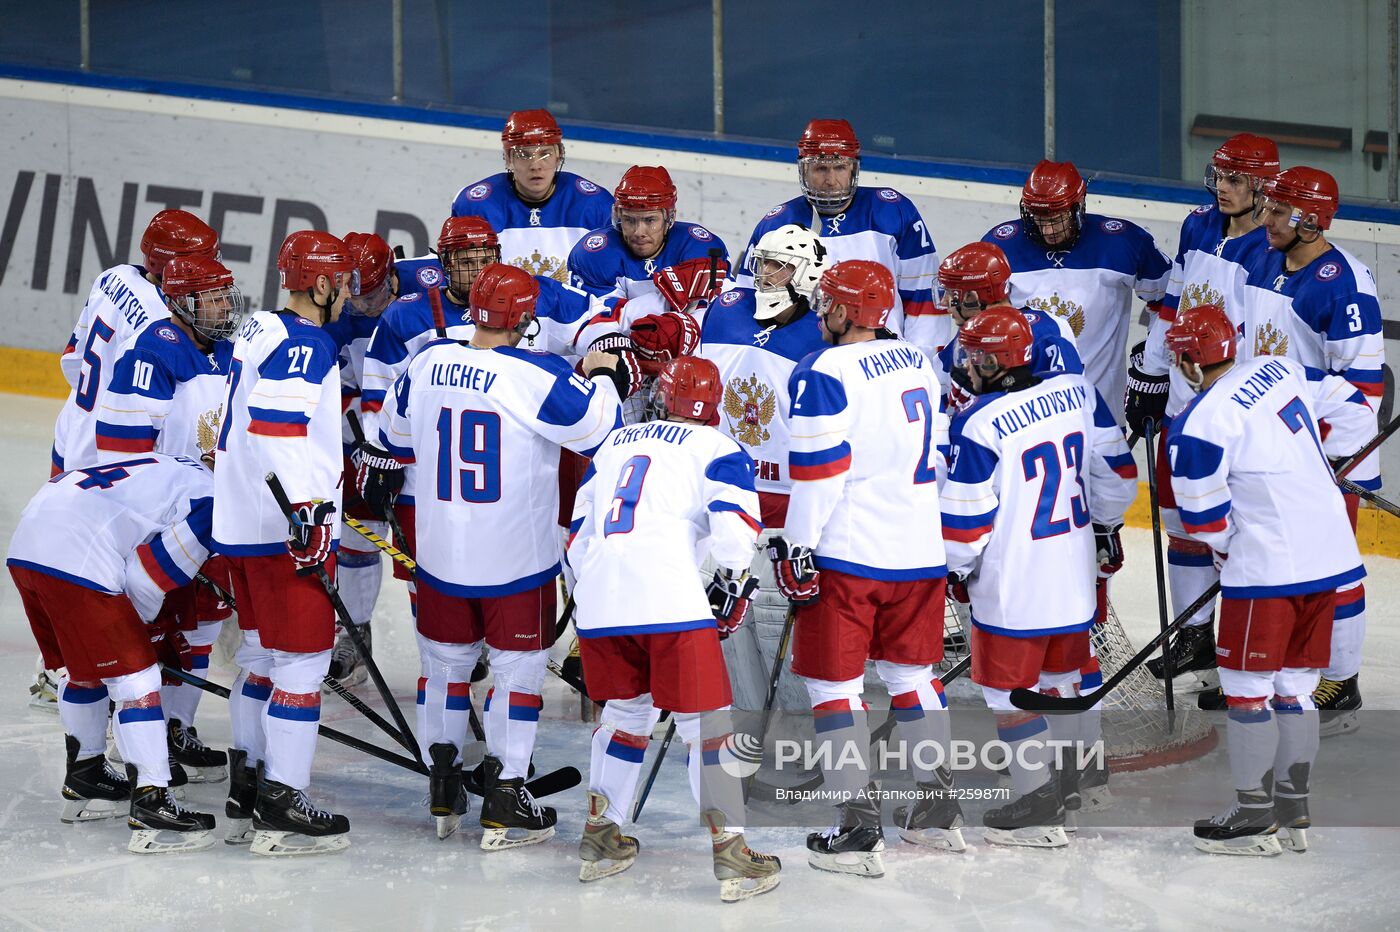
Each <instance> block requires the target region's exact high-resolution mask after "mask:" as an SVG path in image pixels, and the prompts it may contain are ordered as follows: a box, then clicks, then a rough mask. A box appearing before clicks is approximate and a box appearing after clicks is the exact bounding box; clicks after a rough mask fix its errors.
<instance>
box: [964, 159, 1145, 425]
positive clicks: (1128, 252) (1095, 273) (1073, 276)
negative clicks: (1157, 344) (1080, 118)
mask: <svg viewBox="0 0 1400 932" xmlns="http://www.w3.org/2000/svg"><path fill="white" fill-rule="evenodd" d="M1086 193H1087V186H1086V185H1085V183H1084V178H1083V177H1082V176H1081V175H1080V174H1079V170H1078V169H1076V168H1075V167H1074V164H1073V163H1071V162H1050V161H1044V160H1043V161H1041V162H1040V163H1039V164H1037V165H1036V166H1035V168H1034V169H1033V170H1032V171H1031V173H1030V176H1029V177H1028V178H1027V179H1026V183H1025V185H1024V186H1023V188H1022V190H1021V219H1020V220H1019V221H1015V220H1013V221H1010V222H1008V223H1003V224H1000V225H998V226H996V227H993V228H992V229H991V230H990V231H988V233H987V234H986V235H985V236H983V237H982V241H983V242H984V243H995V244H996V245H998V246H1000V247H1001V248H1002V250H1003V251H1004V252H1005V253H1006V257H1007V259H1008V260H1009V261H1010V262H1011V269H1012V274H1011V302H1012V303H1013V304H1015V305H1016V306H1017V307H1026V308H1030V309H1031V310H1034V311H1044V312H1046V313H1049V314H1054V315H1055V316H1057V317H1063V318H1066V319H1067V320H1068V321H1069V323H1070V327H1071V328H1072V329H1073V330H1074V339H1075V344H1076V346H1077V347H1078V349H1079V355H1080V358H1082V359H1083V360H1084V374H1085V375H1086V376H1088V378H1089V381H1090V382H1091V383H1093V385H1094V387H1095V388H1097V389H1098V391H1099V394H1100V395H1102V396H1103V397H1104V399H1105V400H1106V401H1107V402H1108V403H1109V405H1110V406H1111V408H1112V410H1113V412H1114V418H1115V419H1116V420H1117V421H1118V422H1119V423H1120V424H1121V423H1122V422H1123V408H1122V405H1123V389H1124V386H1125V384H1126V382H1127V371H1128V370H1127V361H1128V360H1127V346H1128V325H1129V324H1130V323H1131V316H1132V309H1133V296H1134V295H1136V296H1137V297H1139V298H1141V299H1142V300H1143V301H1146V302H1147V304H1148V308H1149V310H1153V311H1154V312H1155V307H1156V305H1157V303H1158V302H1160V301H1161V299H1162V296H1163V295H1164V294H1165V293H1166V288H1167V278H1168V274H1169V272H1170V271H1171V262H1170V261H1169V260H1168V259H1167V257H1166V256H1165V255H1163V253H1162V251H1161V250H1160V249H1158V248H1157V244H1156V243H1155V242H1153V239H1152V234H1151V233H1148V232H1147V231H1146V230H1144V229H1143V228H1142V227H1140V226H1138V225H1137V224H1135V223H1132V222H1130V221H1128V220H1120V219H1118V218H1116V217H1105V216H1101V215H1099V214H1090V213H1086V212H1085V197H1086Z"/></svg>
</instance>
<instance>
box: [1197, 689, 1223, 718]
mask: <svg viewBox="0 0 1400 932" xmlns="http://www.w3.org/2000/svg"><path fill="white" fill-rule="evenodd" d="M1229 707H1230V704H1229V702H1227V701H1226V699H1225V690H1223V689H1221V688H1220V687H1219V686H1217V687H1215V688H1214V689H1207V690H1206V691H1205V692H1203V693H1198V694H1197V695H1196V708H1198V709H1200V710H1202V711H1203V712H1224V711H1225V710H1226V709H1228V708H1229Z"/></svg>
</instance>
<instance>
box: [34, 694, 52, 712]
mask: <svg viewBox="0 0 1400 932" xmlns="http://www.w3.org/2000/svg"><path fill="white" fill-rule="evenodd" d="M29 707H30V708H31V709H38V710H39V711H41V712H52V713H53V714H54V715H57V714H58V697H57V696H47V695H43V694H40V695H37V696H30V697H29Z"/></svg>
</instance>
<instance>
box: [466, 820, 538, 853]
mask: <svg viewBox="0 0 1400 932" xmlns="http://www.w3.org/2000/svg"><path fill="white" fill-rule="evenodd" d="M483 827H484V828H486V832H485V833H484V834H483V835H482V836H481V850H482V851H507V850H509V849H511V848H523V847H525V846H526V845H537V844H539V843H540V842H542V841H548V840H549V839H551V838H553V837H554V826H552V825H551V826H550V827H549V828H545V829H530V828H492V827H490V826H483ZM511 832H523V833H524V834H521V835H516V836H515V837H514V838H512V837H511V835H510V833H511Z"/></svg>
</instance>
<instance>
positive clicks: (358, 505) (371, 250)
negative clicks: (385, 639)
mask: <svg viewBox="0 0 1400 932" xmlns="http://www.w3.org/2000/svg"><path fill="white" fill-rule="evenodd" d="M341 240H342V241H343V242H344V243H345V246H346V248H347V249H349V250H350V258H351V259H353V260H354V261H355V267H356V268H357V269H358V270H359V273H360V293H359V294H358V295H351V296H350V297H349V298H346V299H345V310H344V312H343V313H342V314H341V315H340V317H339V318H337V319H336V320H334V321H332V322H331V323H330V324H328V325H327V326H326V328H325V329H326V332H327V333H329V334H330V335H331V337H332V338H333V339H334V340H335V342H336V345H337V346H338V347H339V348H340V397H341V404H342V406H343V407H344V410H345V419H344V422H343V423H342V425H341V435H340V439H341V444H342V446H343V452H344V463H345V471H344V474H343V475H344V479H343V484H342V486H341V488H342V489H343V490H344V495H345V498H344V501H343V504H344V506H345V517H347V518H354V519H356V520H358V521H360V522H361V523H362V524H364V525H365V526H366V527H368V528H369V529H370V530H371V531H372V532H373V533H375V534H377V535H379V536H380V537H382V538H384V539H385V540H388V539H389V523H388V521H386V520H384V516H383V515H376V514H373V513H371V512H370V510H369V509H368V508H366V507H365V503H364V501H363V500H361V499H360V497H359V494H358V493H357V492H355V491H354V489H355V473H356V469H357V466H358V458H357V457H356V441H355V432H354V430H353V429H352V428H351V426H350V422H351V418H358V419H359V420H360V423H361V428H360V429H361V430H363V429H364V426H363V424H364V411H363V410H362V407H361V403H362V401H363V395H362V393H361V391H360V386H361V385H362V384H363V383H364V375H365V353H366V351H367V350H368V348H369V342H370V339H371V338H372V337H373V336H374V330H375V327H376V325H377V324H378V323H379V318H380V316H381V315H382V314H383V313H384V311H385V310H387V309H388V307H389V305H390V304H392V303H393V302H394V299H396V298H397V297H398V295H399V282H400V276H399V272H398V269H397V268H396V263H395V262H394V253H393V251H392V250H390V248H389V244H388V243H387V242H385V241H384V238H383V237H382V236H379V235H378V234H377V233H346V234H345V235H344V236H342V237H341ZM415 287H416V286H415ZM335 569H336V589H338V590H339V591H340V598H341V600H342V601H343V602H344V603H345V609H346V611H347V612H348V613H349V615H350V619H351V621H353V622H354V623H355V626H356V628H357V629H358V633H359V635H360V642H361V643H362V644H364V645H365V647H366V648H368V649H369V650H370V652H371V655H372V654H373V650H374V648H373V644H374V640H373V628H372V627H371V626H370V621H371V619H372V617H373V615H374V606H375V603H376V602H377V601H378V600H379V588H380V585H381V584H382V582H383V579H384V574H383V572H382V571H381V569H380V554H379V549H378V548H377V547H375V546H374V544H372V543H370V542H369V541H368V540H367V539H365V538H364V537H363V536H362V535H361V534H360V533H359V532H357V531H355V530H353V529H351V528H350V527H349V526H348V525H346V526H344V527H342V528H341V532H340V550H339V551H338V552H337V554H336V563H335ZM330 676H331V678H332V679H335V680H338V681H339V682H340V684H341V685H342V686H347V687H348V686H358V685H360V684H361V683H363V682H364V681H365V679H366V678H367V677H368V676H369V672H368V668H367V667H366V665H365V661H364V658H362V657H361V656H360V652H359V650H358V649H357V648H356V647H355V642H354V641H353V640H351V637H350V635H349V634H348V633H347V632H346V631H345V630H344V628H343V627H339V626H338V627H337V629H336V638H335V647H334V648H333V649H332V650H331V668H330ZM324 689H325V690H329V689H330V687H329V686H326V687H324Z"/></svg>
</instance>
